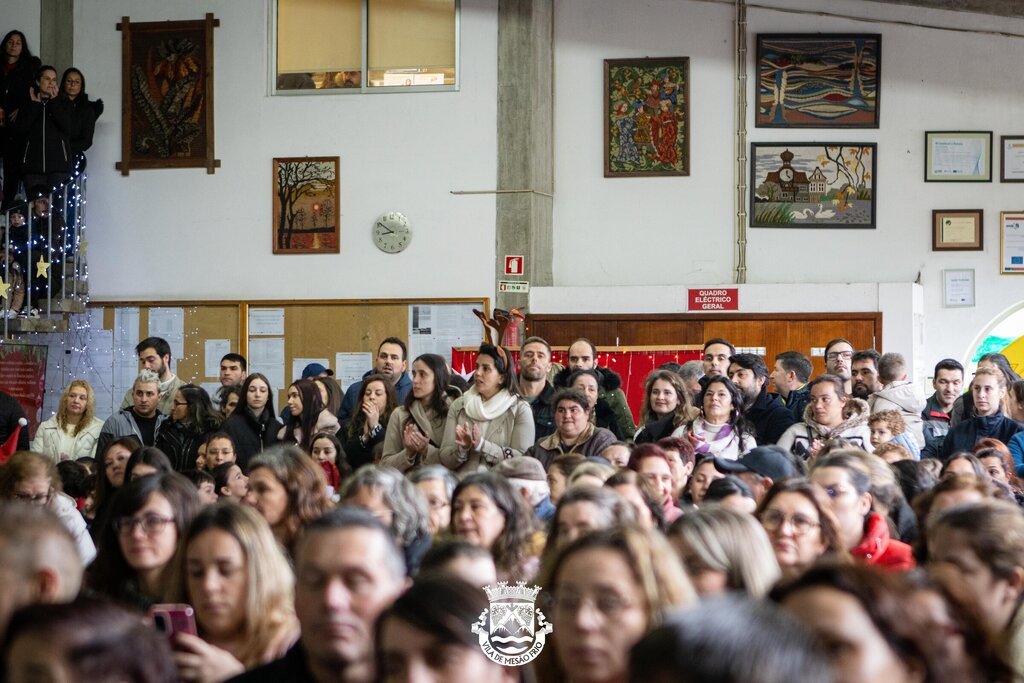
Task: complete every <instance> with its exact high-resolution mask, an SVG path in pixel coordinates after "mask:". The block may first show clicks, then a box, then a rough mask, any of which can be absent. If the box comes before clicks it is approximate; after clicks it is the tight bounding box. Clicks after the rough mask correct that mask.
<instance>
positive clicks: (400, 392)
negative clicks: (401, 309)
mask: <svg viewBox="0 0 1024 683" xmlns="http://www.w3.org/2000/svg"><path fill="white" fill-rule="evenodd" d="M406 355H408V351H407V350H406V348H405V342H404V341H402V340H401V339H399V338H398V337H388V338H387V339H385V340H384V341H382V342H381V343H380V346H378V347H377V360H376V361H375V363H374V367H373V370H370V371H369V372H367V373H366V374H364V375H363V377H368V376H370V375H374V374H379V375H384V376H385V377H387V378H388V380H390V381H391V384H392V385H393V386H394V387H395V394H396V396H397V399H398V402H399V403H403V402H404V401H405V397H406V396H408V395H409V392H410V391H412V380H411V379H409V376H408V375H407V374H405V371H406V368H408V366H409V362H408V359H407V358H406ZM362 393H363V383H362V382H353V383H352V384H351V385H349V388H348V389H347V390H346V391H345V398H344V399H343V400H342V401H341V408H340V409H339V410H338V422H339V423H340V424H341V427H342V429H344V428H345V426H346V423H347V422H348V419H349V418H350V417H352V412H353V411H354V410H355V408H356V405H357V404H358V403H359V397H360V396H362Z"/></svg>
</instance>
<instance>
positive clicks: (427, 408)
mask: <svg viewBox="0 0 1024 683" xmlns="http://www.w3.org/2000/svg"><path fill="white" fill-rule="evenodd" d="M450 379H451V374H450V373H449V372H448V366H447V365H445V362H444V358H442V357H441V356H439V355H437V354H436V353H424V354H423V355H422V356H419V357H418V358H417V359H416V360H414V361H413V362H412V391H410V392H409V395H408V396H407V397H406V399H405V405H404V406H402V407H400V408H398V409H396V410H395V412H394V414H393V415H392V416H391V419H390V420H389V421H388V431H387V434H386V435H385V436H384V455H383V457H382V458H381V461H380V464H381V465H387V466H389V467H394V468H395V469H396V470H398V471H399V472H406V471H408V470H411V469H415V468H416V467H418V466H419V465H420V464H421V463H422V462H423V461H424V460H425V459H426V458H428V457H430V456H431V454H434V455H436V453H437V450H438V449H439V448H440V447H441V443H442V441H443V440H444V427H445V423H446V422H447V418H448V406H449V404H451V399H450V398H449V397H448V394H447V390H448V382H449V380H450Z"/></svg>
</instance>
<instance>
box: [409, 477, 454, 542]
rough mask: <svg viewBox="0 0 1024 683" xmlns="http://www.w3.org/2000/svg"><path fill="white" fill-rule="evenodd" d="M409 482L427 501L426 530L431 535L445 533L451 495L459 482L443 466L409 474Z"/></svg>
mask: <svg viewBox="0 0 1024 683" xmlns="http://www.w3.org/2000/svg"><path fill="white" fill-rule="evenodd" d="M409 481H411V482H412V483H413V484H415V485H416V488H417V489H419V491H420V493H422V494H423V496H424V497H425V498H426V499H427V508H428V509H429V510H430V515H429V517H428V519H427V528H428V529H429V530H430V533H431V535H432V536H436V535H437V534H438V533H443V532H444V531H446V530H447V529H448V526H449V525H450V524H451V521H452V493H454V492H455V487H456V486H458V484H459V480H458V479H456V478H455V475H454V474H452V471H451V470H449V469H448V468H447V467H445V466H443V465H426V466H424V467H421V468H419V469H418V470H416V471H414V472H413V473H412V474H410V475H409Z"/></svg>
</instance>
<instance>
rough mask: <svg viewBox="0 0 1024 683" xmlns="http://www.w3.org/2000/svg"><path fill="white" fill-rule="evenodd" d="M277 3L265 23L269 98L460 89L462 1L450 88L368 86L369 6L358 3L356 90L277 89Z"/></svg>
mask: <svg viewBox="0 0 1024 683" xmlns="http://www.w3.org/2000/svg"><path fill="white" fill-rule="evenodd" d="M277 2H278V0H270V2H268V3H267V8H268V10H267V11H268V13H269V21H268V24H267V29H268V30H267V34H268V35H267V39H268V51H267V57H268V62H269V64H268V69H267V86H268V88H269V94H270V96H271V97H278V96H282V97H292V96H305V95H316V96H325V95H370V94H374V95H376V94H395V93H418V92H458V91H459V90H460V89H461V86H462V0H455V83H453V84H451V85H392V86H382V85H378V86H371V85H369V66H368V65H367V58H368V51H369V48H368V45H367V43H368V42H369V41H368V36H369V28H370V27H369V3H370V0H361V5H362V21H361V27H360V30H361V31H362V44H361V46H360V61H361V64H360V74H361V78H360V84H359V87H358V88H312V89H308V88H304V89H295V90H279V89H278V87H277V77H278V73H277Z"/></svg>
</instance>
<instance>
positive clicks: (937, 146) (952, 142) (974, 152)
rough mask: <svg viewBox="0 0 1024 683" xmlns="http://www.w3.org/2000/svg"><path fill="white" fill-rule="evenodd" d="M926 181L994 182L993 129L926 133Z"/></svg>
mask: <svg viewBox="0 0 1024 683" xmlns="http://www.w3.org/2000/svg"><path fill="white" fill-rule="evenodd" d="M924 155H925V166H924V179H925V182H947V183H950V182H954V183H971V182H973V183H990V182H992V131H974V132H972V131H932V132H927V133H925V134H924Z"/></svg>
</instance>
